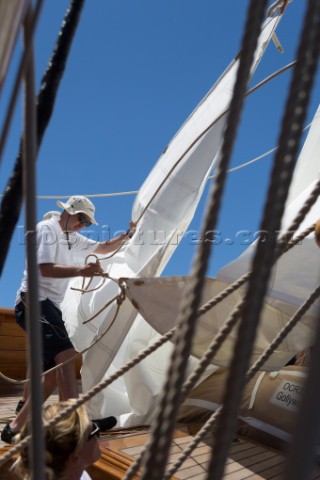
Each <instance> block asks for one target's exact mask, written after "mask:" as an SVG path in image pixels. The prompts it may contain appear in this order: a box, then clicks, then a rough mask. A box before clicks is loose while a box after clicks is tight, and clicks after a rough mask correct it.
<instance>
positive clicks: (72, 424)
mask: <svg viewBox="0 0 320 480" xmlns="http://www.w3.org/2000/svg"><path fill="white" fill-rule="evenodd" d="M74 402H75V401H74V400H68V401H65V402H60V403H55V404H52V405H47V406H46V407H45V408H44V410H43V421H44V424H46V423H48V421H49V420H51V419H52V418H54V417H55V416H56V415H58V414H59V413H60V412H61V411H62V410H63V409H64V408H65V407H67V406H69V405H72V404H73V403H74ZM90 425H91V422H90V420H89V418H88V415H87V412H86V409H85V407H84V406H80V407H78V408H77V409H76V410H73V411H72V412H71V413H70V414H69V415H68V416H67V417H65V418H63V419H62V420H58V422H57V423H55V424H54V425H52V426H50V427H49V428H47V429H46V433H45V479H46V480H58V479H63V476H64V473H65V470H66V467H67V461H68V458H69V456H70V455H71V454H75V455H76V454H77V453H79V452H80V451H81V450H82V448H83V446H84V444H85V442H87V440H88V433H89V432H90ZM29 431H30V428H29V423H27V424H26V425H25V426H24V427H23V428H22V430H21V433H20V440H22V439H23V438H24V437H26V436H27V435H28V434H29ZM14 470H15V473H16V474H17V475H18V478H22V479H23V480H29V479H30V478H31V472H30V465H29V452H28V447H25V448H24V449H23V450H22V451H21V452H20V457H19V459H18V461H17V462H16V464H15V467H14Z"/></svg>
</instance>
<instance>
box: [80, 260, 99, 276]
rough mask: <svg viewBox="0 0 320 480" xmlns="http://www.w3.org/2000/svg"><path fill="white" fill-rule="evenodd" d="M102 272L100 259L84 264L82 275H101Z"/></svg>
mask: <svg viewBox="0 0 320 480" xmlns="http://www.w3.org/2000/svg"><path fill="white" fill-rule="evenodd" d="M102 273H103V268H102V267H101V265H100V262H99V260H97V261H96V262H90V263H87V265H84V267H82V268H81V276H82V277H94V276H95V275H101V274H102Z"/></svg>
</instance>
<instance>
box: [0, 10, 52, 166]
mask: <svg viewBox="0 0 320 480" xmlns="http://www.w3.org/2000/svg"><path fill="white" fill-rule="evenodd" d="M42 5H43V0H38V2H37V5H36V7H35V9H34V13H33V18H32V20H31V26H30V39H33V36H34V32H35V29H36V26H37V23H38V19H39V16H40V12H41V9H42ZM31 45H32V42H31V41H29V43H27V44H25V47H24V49H23V53H22V56H21V59H20V62H19V67H18V71H17V73H16V78H15V81H14V85H13V88H12V92H11V95H10V101H9V105H8V108H7V113H6V116H5V119H4V122H3V127H2V132H1V138H0V165H1V161H2V155H3V149H4V147H5V144H6V141H7V137H8V133H9V127H10V124H11V120H12V115H13V112H14V108H15V105H16V102H17V99H18V95H19V91H20V85H21V83H22V78H23V75H24V73H25V70H26V65H27V64H28V62H29V59H30V55H31V50H32V49H31Z"/></svg>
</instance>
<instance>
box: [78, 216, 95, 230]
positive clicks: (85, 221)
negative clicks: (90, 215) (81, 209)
mask: <svg viewBox="0 0 320 480" xmlns="http://www.w3.org/2000/svg"><path fill="white" fill-rule="evenodd" d="M78 220H79V222H80V223H82V225H84V226H85V227H89V226H90V225H92V222H90V220H88V219H87V217H85V216H84V215H83V213H78Z"/></svg>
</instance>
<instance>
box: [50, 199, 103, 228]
mask: <svg viewBox="0 0 320 480" xmlns="http://www.w3.org/2000/svg"><path fill="white" fill-rule="evenodd" d="M57 205H58V207H60V208H62V209H63V210H64V212H63V214H62V215H61V218H63V216H64V215H66V214H67V215H68V228H70V227H71V228H70V230H72V231H73V230H80V228H83V227H88V226H89V225H91V224H93V223H94V224H96V225H98V224H97V222H96V220H95V218H94V213H95V206H94V205H93V203H92V202H91V201H90V200H89V199H88V198H87V197H83V196H81V195H74V196H73V197H70V198H69V200H68V201H67V202H66V203H64V202H60V201H58V202H57ZM65 212H66V213H65ZM69 223H70V225H69Z"/></svg>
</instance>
